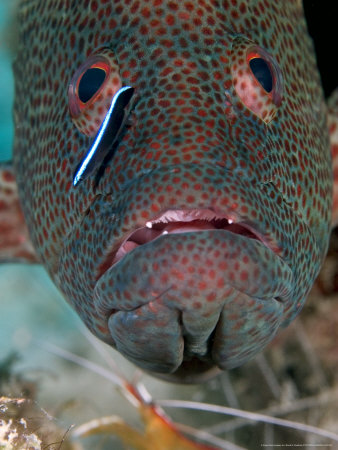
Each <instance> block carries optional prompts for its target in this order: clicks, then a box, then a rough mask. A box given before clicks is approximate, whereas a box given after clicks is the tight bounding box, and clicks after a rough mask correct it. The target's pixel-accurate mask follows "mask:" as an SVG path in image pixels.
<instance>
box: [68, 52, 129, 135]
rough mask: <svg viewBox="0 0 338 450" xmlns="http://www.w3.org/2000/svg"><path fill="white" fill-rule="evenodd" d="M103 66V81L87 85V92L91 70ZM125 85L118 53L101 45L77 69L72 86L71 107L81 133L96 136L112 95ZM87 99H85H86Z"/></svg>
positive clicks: (70, 110) (69, 103) (101, 75)
mask: <svg viewBox="0 0 338 450" xmlns="http://www.w3.org/2000/svg"><path fill="white" fill-rule="evenodd" d="M95 69H99V70H100V71H102V72H103V73H102V74H100V80H99V81H97V82H96V84H95V80H94V84H93V85H90V83H91V80H90V77H87V78H89V84H88V80H86V81H87V85H86V89H87V91H86V95H85V96H84V95H83V94H82V93H81V92H80V91H81V90H82V87H81V82H82V80H83V79H84V78H85V77H86V75H88V73H89V72H90V71H91V70H95ZM121 87H122V81H121V77H120V74H119V68H118V64H117V60H116V57H115V54H114V53H113V52H112V50H111V49H109V48H101V49H99V50H97V51H96V52H95V53H94V54H92V55H91V56H89V58H88V59H87V60H86V61H85V62H83V63H82V64H81V65H80V66H79V67H78V68H77V69H76V71H75V73H74V75H73V77H72V79H71V82H70V84H69V88H68V106H69V113H70V116H71V118H72V121H73V122H74V124H75V125H76V127H77V128H78V129H79V131H81V133H84V134H86V135H87V136H94V135H95V134H96V133H97V131H98V129H99V128H100V125H101V123H102V121H103V120H104V117H105V115H106V114H107V111H108V109H109V106H110V104H111V101H112V98H113V97H114V95H115V94H116V92H117V91H118V90H119V89H120V88H121ZM84 100H85V101H84Z"/></svg>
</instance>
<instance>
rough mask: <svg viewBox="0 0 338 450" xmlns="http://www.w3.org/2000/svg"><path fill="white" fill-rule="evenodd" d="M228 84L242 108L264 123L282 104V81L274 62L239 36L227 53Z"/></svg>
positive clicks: (264, 52)
mask: <svg viewBox="0 0 338 450" xmlns="http://www.w3.org/2000/svg"><path fill="white" fill-rule="evenodd" d="M231 63H232V64H231V74H232V83H233V86H234V88H235V91H236V94H237V96H238V97H239V98H240V100H241V102H242V104H243V105H244V106H245V107H246V108H248V109H250V111H252V112H253V113H254V114H255V115H256V116H258V117H259V118H260V119H262V120H263V121H264V122H265V123H269V122H271V120H272V119H273V118H274V117H275V115H276V113H277V111H278V108H279V107H280V105H281V103H282V90H283V79H282V73H281V70H280V68H279V65H278V63H277V61H276V60H275V59H274V58H273V57H272V55H270V54H269V53H268V52H267V51H266V50H265V49H264V48H262V47H260V46H258V45H256V44H255V43H253V42H252V41H250V40H249V39H246V38H244V37H242V36H239V37H237V38H235V39H234V41H233V44H232V49H231Z"/></svg>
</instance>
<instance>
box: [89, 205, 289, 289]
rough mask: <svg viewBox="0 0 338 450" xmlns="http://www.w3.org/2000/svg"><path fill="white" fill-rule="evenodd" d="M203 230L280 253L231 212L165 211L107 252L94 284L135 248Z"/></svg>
mask: <svg viewBox="0 0 338 450" xmlns="http://www.w3.org/2000/svg"><path fill="white" fill-rule="evenodd" d="M205 230H225V231H230V232H232V233H234V234H239V235H241V236H245V237H247V238H248V239H255V240H258V241H259V242H261V243H262V244H263V245H264V246H265V247H267V248H268V249H270V250H271V251H272V252H273V253H275V254H276V256H279V253H280V252H281V250H280V248H279V247H278V245H277V244H276V242H275V241H274V240H273V239H272V238H271V236H266V235H263V234H261V233H260V232H258V231H257V230H256V229H255V228H254V226H253V225H252V224H248V223H246V222H245V221H243V220H242V219H241V218H240V217H239V215H238V214H236V213H234V212H230V213H221V212H216V211H214V210H212V209H208V208H206V209H183V210H182V209H168V210H166V211H165V212H162V213H161V214H160V215H158V216H156V217H154V218H153V219H151V220H148V221H146V222H145V225H144V226H143V227H138V228H136V229H134V230H133V231H131V232H130V233H128V234H127V235H126V236H125V237H124V238H123V239H122V241H120V243H119V244H117V245H114V246H113V247H111V248H110V249H108V251H107V253H106V256H105V258H104V259H103V261H102V262H101V263H100V265H99V266H98V268H97V271H96V282H98V281H99V279H100V278H101V277H102V276H103V275H104V274H105V273H106V272H107V271H108V270H109V269H111V268H112V267H113V266H114V265H116V264H118V263H119V262H120V261H121V259H122V258H123V257H124V256H126V255H127V254H128V253H130V252H131V251H132V250H134V249H135V248H137V247H139V246H141V245H146V244H148V243H149V242H152V241H154V240H155V239H157V238H159V237H160V236H163V235H170V234H177V233H188V232H189V233H198V232H200V231H205Z"/></svg>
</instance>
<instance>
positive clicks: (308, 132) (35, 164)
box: [0, 0, 338, 382]
mask: <svg viewBox="0 0 338 450" xmlns="http://www.w3.org/2000/svg"><path fill="white" fill-rule="evenodd" d="M19 3H20V4H19V10H18V45H17V54H16V58H15V62H14V75H15V87H16V96H15V105H14V117H15V128H16V129H15V145H14V157H13V160H14V161H13V162H14V164H13V170H12V167H11V166H10V165H3V166H2V170H1V176H0V178H1V194H0V195H1V199H0V205H1V207H0V214H1V226H0V230H1V233H2V235H3V239H1V243H2V244H1V259H2V260H3V261H8V260H21V261H27V260H30V261H36V260H39V261H40V262H42V264H43V265H44V266H45V267H46V269H47V270H48V272H49V274H50V276H51V277H52V279H53V280H54V282H55V284H56V285H57V286H58V287H59V289H60V290H61V291H62V293H63V294H64V297H65V298H66V299H67V301H68V302H69V303H70V304H71V305H72V306H73V307H74V308H75V310H76V311H77V312H78V314H79V315H80V316H81V318H82V319H83V321H84V322H85V324H86V325H87V327H88V328H89V329H90V330H91V331H92V332H93V333H94V334H95V335H96V336H98V337H99V338H100V339H102V340H103V341H104V342H106V343H108V344H110V345H111V346H113V347H114V348H116V349H117V350H118V351H119V352H121V353H122V354H123V355H124V356H125V357H126V358H128V359H129V360H130V361H132V362H134V363H135V364H136V365H137V366H139V367H141V368H143V369H145V370H146V371H149V372H151V373H153V374H155V375H157V376H160V377H165V378H166V379H168V380H173V381H188V382H189V381H194V380H201V379H202V378H203V377H204V376H207V375H209V374H212V373H215V372H217V370H218V369H228V368H233V367H236V366H238V365H240V364H242V363H244V362H245V361H247V360H248V359H250V358H252V357H253V356H254V355H255V354H256V353H257V352H259V351H261V350H262V349H263V348H264V346H265V345H266V344H267V343H268V342H269V341H270V340H271V339H272V338H273V337H274V336H275V334H276V332H277V330H278V329H279V327H281V326H285V325H287V324H288V323H289V322H290V321H291V320H292V319H293V318H294V317H295V316H296V315H297V313H298V312H299V311H300V310H301V308H302V306H303V304H304V301H305V298H306V296H307V293H308V292H309V290H310V288H311V286H312V285H313V282H314V280H315V277H316V275H317V274H318V271H319V269H320V266H321V264H322V262H323V259H324V257H325V254H326V251H327V247H328V241H329V235H330V230H331V227H332V219H331V215H332V204H333V203H334V204H336V203H337V201H336V198H335V197H334V196H333V176H332V173H333V170H332V161H331V152H330V137H329V130H330V132H331V136H332V143H331V148H332V153H333V154H334V155H335V153H338V148H337V146H336V145H335V143H334V140H335V139H336V140H337V133H338V131H337V117H335V115H334V114H335V112H336V111H337V109H338V108H337V103H338V102H337V95H333V97H332V99H331V106H330V107H331V109H330V111H331V115H330V117H329V119H328V107H327V105H326V103H325V101H324V96H323V92H322V87H321V83H320V78H319V73H318V70H317V67H316V61H315V56H314V50H313V45H312V41H311V39H310V37H309V35H308V32H307V28H306V23H305V20H304V15H303V9H302V5H301V2H300V1H298V0H289V1H287V2H286V1H280V2H276V1H271V0H250V1H241V0H238V1H236V0H179V1H178V0H177V1H173V0H76V1H75V0H46V1H37V0H36V1H34V0H31V1H27V0H26V1H23V0H22V1H21V2H19ZM15 180H16V182H17V186H18V190H16V185H15V183H14V181H15ZM333 197H334V202H333ZM19 199H20V203H19ZM20 205H21V206H20ZM23 217H24V219H25V222H26V224H27V229H26V228H25V225H24V219H23ZM334 217H336V216H334ZM27 230H29V235H30V240H29V239H28V231H27ZM33 248H34V250H33Z"/></svg>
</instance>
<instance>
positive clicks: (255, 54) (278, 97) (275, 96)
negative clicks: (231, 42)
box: [246, 45, 282, 106]
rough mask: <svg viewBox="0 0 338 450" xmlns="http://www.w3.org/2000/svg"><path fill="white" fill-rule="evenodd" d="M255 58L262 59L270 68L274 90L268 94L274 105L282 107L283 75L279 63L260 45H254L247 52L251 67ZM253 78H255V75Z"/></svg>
mask: <svg viewBox="0 0 338 450" xmlns="http://www.w3.org/2000/svg"><path fill="white" fill-rule="evenodd" d="M255 58H259V59H262V60H263V61H264V62H265V64H266V65H267V66H268V68H269V71H270V74H271V77H272V89H271V91H270V92H267V93H268V95H270V97H271V99H272V101H273V103H274V104H275V105H276V106H280V104H281V103H282V74H281V71H280V69H279V66H278V64H277V62H276V61H275V60H274V59H273V58H272V56H271V55H270V54H269V53H268V52H267V51H266V50H264V48H262V47H259V46H258V45H253V46H252V47H251V48H249V49H248V50H247V55H246V60H247V63H248V65H249V66H250V62H251V61H252V60H253V59H255ZM253 76H254V77H255V74H254V73H253ZM257 83H258V81H257Z"/></svg>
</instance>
